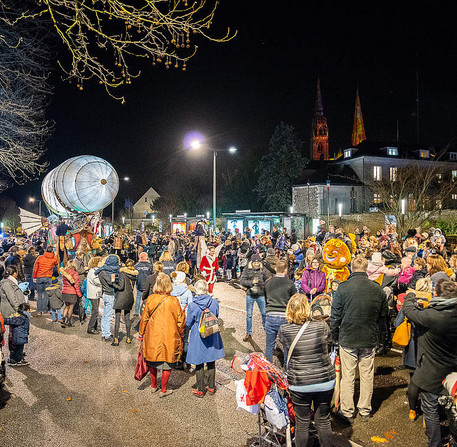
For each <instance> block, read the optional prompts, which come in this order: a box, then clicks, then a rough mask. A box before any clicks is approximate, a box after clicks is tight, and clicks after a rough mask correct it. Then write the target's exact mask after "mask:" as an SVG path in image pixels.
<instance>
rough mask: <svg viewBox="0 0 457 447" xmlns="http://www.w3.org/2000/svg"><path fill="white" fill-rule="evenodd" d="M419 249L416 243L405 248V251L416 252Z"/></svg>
mask: <svg viewBox="0 0 457 447" xmlns="http://www.w3.org/2000/svg"><path fill="white" fill-rule="evenodd" d="M416 251H417V249H416V246H415V245H410V246H409V247H407V248H405V253H416Z"/></svg>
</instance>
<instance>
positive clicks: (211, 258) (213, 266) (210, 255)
mask: <svg viewBox="0 0 457 447" xmlns="http://www.w3.org/2000/svg"><path fill="white" fill-rule="evenodd" d="M218 269H219V258H218V257H217V256H216V255H215V253H214V247H211V248H210V249H209V251H208V252H207V253H206V255H205V256H203V258H202V261H201V262H200V271H201V272H202V275H203V276H204V277H205V281H206V283H207V284H208V291H209V293H210V294H212V293H213V288H214V283H215V282H216V272H217V271H218Z"/></svg>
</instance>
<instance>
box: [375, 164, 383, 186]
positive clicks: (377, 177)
mask: <svg viewBox="0 0 457 447" xmlns="http://www.w3.org/2000/svg"><path fill="white" fill-rule="evenodd" d="M381 178H382V170H381V166H373V179H374V180H376V181H377V182H379V181H381Z"/></svg>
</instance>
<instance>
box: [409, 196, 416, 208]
mask: <svg viewBox="0 0 457 447" xmlns="http://www.w3.org/2000/svg"><path fill="white" fill-rule="evenodd" d="M408 209H409V210H410V211H415V210H416V200H415V199H414V195H413V194H409V195H408Z"/></svg>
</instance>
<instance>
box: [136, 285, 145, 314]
mask: <svg viewBox="0 0 457 447" xmlns="http://www.w3.org/2000/svg"><path fill="white" fill-rule="evenodd" d="M143 292H144V290H138V289H137V290H136V300H135V313H136V314H139V313H140V308H141V298H142V296H143Z"/></svg>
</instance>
